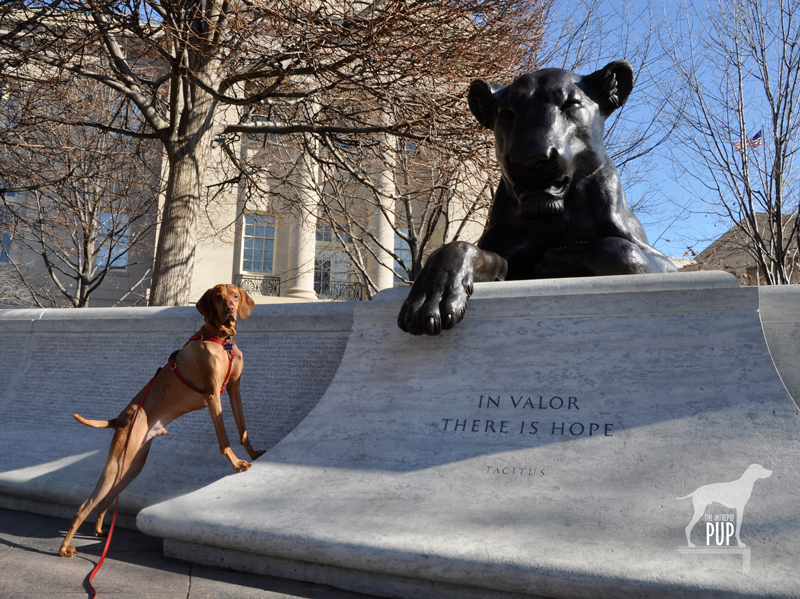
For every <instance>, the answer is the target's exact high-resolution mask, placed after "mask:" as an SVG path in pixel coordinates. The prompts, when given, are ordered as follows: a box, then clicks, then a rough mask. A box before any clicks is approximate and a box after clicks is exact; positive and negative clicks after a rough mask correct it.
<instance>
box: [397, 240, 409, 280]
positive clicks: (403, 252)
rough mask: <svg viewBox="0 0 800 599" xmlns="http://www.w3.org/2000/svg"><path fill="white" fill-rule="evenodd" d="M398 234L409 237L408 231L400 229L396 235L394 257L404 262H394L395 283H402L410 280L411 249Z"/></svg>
mask: <svg viewBox="0 0 800 599" xmlns="http://www.w3.org/2000/svg"><path fill="white" fill-rule="evenodd" d="M398 233H402V234H403V235H408V229H405V228H402V227H400V228H398V230H397V232H395V234H394V255H395V256H397V257H398V258H400V260H402V261H403V264H400V262H398V261H397V260H395V261H394V282H395V283H402V282H404V281H405V280H408V276H409V275H408V270H410V269H411V248H410V247H409V245H408V242H407V241H406V240H405V239H403V238H402V237H400V235H399V234H398ZM404 267H405V268H404Z"/></svg>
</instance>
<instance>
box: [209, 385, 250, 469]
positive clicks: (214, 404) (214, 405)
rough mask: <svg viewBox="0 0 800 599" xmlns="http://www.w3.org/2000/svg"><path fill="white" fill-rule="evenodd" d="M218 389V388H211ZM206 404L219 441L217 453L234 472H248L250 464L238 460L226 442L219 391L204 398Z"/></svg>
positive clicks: (226, 434)
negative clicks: (226, 461)
mask: <svg viewBox="0 0 800 599" xmlns="http://www.w3.org/2000/svg"><path fill="white" fill-rule="evenodd" d="M212 388H213V389H218V387H212ZM206 404H207V405H208V411H209V413H210V414H211V421H212V422H213V423H214V431H215V432H216V433H217V441H219V452H220V453H221V454H222V455H224V456H225V457H226V458H228V461H229V462H230V463H231V466H233V469H234V470H236V472H243V471H245V470H248V469H249V468H250V466H251V465H252V464H250V462H248V461H247V460H240V459H239V458H237V457H236V454H235V453H233V450H232V449H231V442H230V441H229V440H228V433H227V431H225V423H224V422H223V420H222V399H221V398H220V395H219V391H217V392H215V393H213V394H210V395H207V396H206Z"/></svg>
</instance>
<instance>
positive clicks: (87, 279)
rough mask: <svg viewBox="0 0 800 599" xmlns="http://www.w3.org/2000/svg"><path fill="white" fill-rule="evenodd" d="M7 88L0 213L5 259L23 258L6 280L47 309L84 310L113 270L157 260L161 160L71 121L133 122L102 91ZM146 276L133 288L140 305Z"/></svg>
mask: <svg viewBox="0 0 800 599" xmlns="http://www.w3.org/2000/svg"><path fill="white" fill-rule="evenodd" d="M4 83H5V84H4V88H3V102H2V105H0V123H3V125H4V127H3V129H2V133H0V173H1V174H2V179H3V188H2V189H0V192H2V193H0V197H2V200H0V210H2V214H3V220H4V223H3V224H4V226H5V230H6V231H9V232H10V234H8V239H7V240H5V241H6V243H4V245H6V246H9V245H10V247H6V248H5V251H6V255H7V256H8V254H9V252H10V251H11V248H13V249H14V254H15V255H16V256H17V259H15V260H7V264H6V265H5V271H6V273H5V275H6V279H8V280H9V281H10V280H13V281H14V282H15V285H16V287H15V288H16V289H17V290H18V289H20V288H21V289H24V290H26V292H27V296H28V298H27V299H28V302H30V303H33V304H35V305H38V306H40V307H55V306H63V305H67V306H70V307H76V308H82V307H86V306H88V305H89V302H90V297H91V295H92V294H93V293H94V292H95V291H96V290H97V289H98V288H99V287H100V285H101V284H102V283H103V282H104V281H106V280H107V278H108V276H109V275H110V274H111V273H114V272H115V271H117V272H119V271H120V270H121V269H123V268H129V267H131V266H134V265H135V264H137V262H138V261H144V262H150V261H151V260H152V244H149V243H148V242H149V241H150V240H151V238H152V233H153V229H154V227H155V223H156V202H157V197H158V190H159V176H160V172H159V170H160V163H161V161H160V156H159V154H158V153H157V152H155V151H154V149H153V148H152V143H149V142H145V141H143V140H131V139H126V138H124V137H121V136H120V135H117V134H115V133H111V132H107V131H101V130H99V129H97V128H94V127H83V126H79V125H65V124H63V121H70V120H74V119H75V118H76V113H78V114H80V113H83V114H91V115H92V118H93V119H95V120H96V121H97V122H104V123H105V124H106V125H107V126H108V128H113V127H114V125H115V124H116V123H120V122H121V121H123V120H129V115H125V111H124V109H123V108H124V107H123V106H120V104H119V103H118V102H117V101H116V99H115V98H113V97H111V96H109V94H108V93H107V92H106V89H105V87H104V86H101V85H98V84H96V83H93V82H91V81H86V80H81V79H77V80H76V79H74V78H68V79H64V78H59V79H56V80H52V81H49V82H40V83H39V84H34V83H33V82H30V81H24V82H22V81H11V80H6V81H5V82H4ZM154 168H155V172H153V169H154ZM147 278H148V275H147V274H145V276H144V277H142V280H140V281H138V282H135V283H134V284H133V285H132V286H131V287H132V288H131V292H133V294H137V293H138V295H139V297H140V298H142V299H143V298H144V291H145V287H146V285H144V283H145V280H146V279H147ZM16 295H17V296H19V293H17V294H16Z"/></svg>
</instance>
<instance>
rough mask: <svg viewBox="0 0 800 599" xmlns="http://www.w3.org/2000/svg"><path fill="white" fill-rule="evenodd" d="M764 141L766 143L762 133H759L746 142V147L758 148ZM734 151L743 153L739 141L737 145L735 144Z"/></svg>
mask: <svg viewBox="0 0 800 599" xmlns="http://www.w3.org/2000/svg"><path fill="white" fill-rule="evenodd" d="M763 141H764V139H763V138H762V137H761V131H759V132H758V133H756V134H755V135H754V136H753V137H751V138H749V139H748V140H747V141H746V142H745V145H746V146H747V147H748V148H757V147H758V146H760V145H761V144H762V143H763ZM733 149H734V150H736V151H737V152H741V151H742V142H740V141H737V142H736V143H735V144H733Z"/></svg>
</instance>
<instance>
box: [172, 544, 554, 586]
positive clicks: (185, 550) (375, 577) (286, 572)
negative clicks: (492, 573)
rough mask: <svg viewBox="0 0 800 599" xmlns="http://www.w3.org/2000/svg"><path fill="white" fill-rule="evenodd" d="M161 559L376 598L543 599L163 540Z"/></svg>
mask: <svg viewBox="0 0 800 599" xmlns="http://www.w3.org/2000/svg"><path fill="white" fill-rule="evenodd" d="M164 557H171V558H175V559H181V560H185V561H188V562H192V563H194V564H203V565H206V566H216V567H218V568H230V569H232V570H236V571H238V572H250V573H251V574H260V575H262V576H275V577H279V578H288V579H290V580H302V581H304V582H313V583H315V584H327V585H330V586H332V587H336V588H339V589H343V590H346V591H353V592H356V593H366V594H369V595H375V596H378V597H392V598H398V597H402V598H408V599H545V597H544V596H543V595H519V594H516V593H504V592H502V591H495V590H491V589H485V588H476V587H462V586H459V585H455V584H449V583H444V582H434V581H430V580H418V579H414V578H407V577H404V576H394V575H391V574H381V573H378V572H364V571H361V570H351V569H349V568H341V567H338V566H328V565H325V564H312V563H309V562H301V561H297V560H292V559H285V558H280V557H271V556H266V555H256V554H253V553H245V552H243V551H235V550H232V549H221V548H219V547H209V546H207V545H199V544H196V543H186V542H183V541H176V540H174V539H164Z"/></svg>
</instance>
